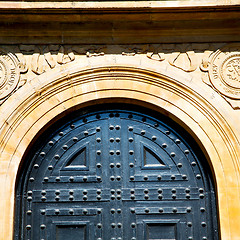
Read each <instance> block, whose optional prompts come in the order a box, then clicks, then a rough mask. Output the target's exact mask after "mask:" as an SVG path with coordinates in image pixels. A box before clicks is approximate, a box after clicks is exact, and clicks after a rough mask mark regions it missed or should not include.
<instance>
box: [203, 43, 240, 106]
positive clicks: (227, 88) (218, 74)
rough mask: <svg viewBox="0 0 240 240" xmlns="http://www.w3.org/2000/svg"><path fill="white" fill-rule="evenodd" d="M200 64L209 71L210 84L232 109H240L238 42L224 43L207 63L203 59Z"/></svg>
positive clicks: (239, 54) (239, 48)
mask: <svg viewBox="0 0 240 240" xmlns="http://www.w3.org/2000/svg"><path fill="white" fill-rule="evenodd" d="M207 65H208V66H207ZM201 66H202V67H203V68H202V70H207V71H208V73H209V80H210V85H211V86H212V87H213V88H214V89H215V90H216V91H217V92H219V93H220V94H221V95H222V97H224V98H225V99H226V100H227V101H228V102H229V103H230V104H231V105H232V107H233V108H234V109H240V44H239V43H233V44H228V45H225V46H224V47H222V48H220V49H218V50H217V51H216V52H214V53H213V54H212V55H210V58H209V64H207V63H206V60H203V63H202V65H201ZM204 82H205V83H208V84H209V82H207V81H206V80H204Z"/></svg>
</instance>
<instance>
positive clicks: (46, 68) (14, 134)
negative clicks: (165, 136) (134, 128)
mask: <svg viewBox="0 0 240 240" xmlns="http://www.w3.org/2000/svg"><path fill="white" fill-rule="evenodd" d="M191 2H192V1H191ZM193 2H194V1H193ZM203 2H204V1H201V4H199V5H197V1H196V2H194V4H193V3H191V4H190V2H188V1H182V2H181V3H180V1H175V3H174V1H172V2H171V1H167V2H164V3H161V2H141V3H132V2H128V3H126V2H125V3H123V2H119V3H118V5H116V3H114V2H113V3H111V4H110V5H107V6H106V3H84V4H83V3H82V4H80V3H76V5H75V6H74V5H73V3H72V4H71V6H68V5H69V4H70V3H64V2H61V4H60V3H59V5H57V4H56V3H55V4H53V3H51V4H52V5H51V4H50V3H39V2H36V3H27V2H22V3H17V2H15V3H12V2H9V3H8V4H6V3H4V4H5V5H4V4H3V3H1V2H0V11H1V13H2V18H3V21H2V22H1V23H0V29H5V30H4V31H1V33H0V39H1V41H0V112H1V115H0V182H1V186H0V198H1V202H0V211H1V215H0V239H4V240H8V239H9V240H10V239H12V238H13V237H12V236H13V229H14V198H15V181H16V176H17V173H18V168H19V166H20V165H21V161H22V159H24V156H25V154H26V153H27V151H29V149H30V147H31V145H32V143H33V142H34V141H35V140H36V138H37V137H38V136H39V135H40V134H41V133H42V132H43V131H44V129H46V128H47V127H48V126H49V125H51V124H52V123H53V122H54V121H56V120H57V119H59V118H61V117H62V116H64V115H66V114H68V113H70V112H73V111H74V110H76V109H79V108H82V107H86V106H90V105H93V104H97V103H108V102H118V103H119V102H121V103H133V104H136V105H142V106H145V107H148V108H151V109H154V110H156V111H159V112H161V113H163V114H165V115H167V116H169V117H170V118H172V119H173V120H174V121H176V122H178V123H179V124H180V125H182V126H183V127H184V128H185V129H186V130H187V131H188V132H189V133H190V134H191V135H192V136H193V137H194V138H195V140H196V142H197V143H198V144H199V146H200V147H201V149H202V151H203V152H204V154H205V156H206V158H207V159H208V161H209V165H210V166H211V169H212V171H213V175H214V178H215V179H214V180H215V186H216V192H217V202H218V215H219V229H220V233H221V239H223V240H228V239H232V240H237V239H240V231H239V221H240V190H239V184H240V181H239V178H240V162H239V159H240V124H239V120H240V112H239V111H240V42H239V39H240V38H239V33H240V27H239V26H240V25H239V24H238V23H239V21H240V18H239V16H240V14H239V7H240V6H239V3H238V2H237V1H227V2H226V1H218V4H216V2H215V3H214V2H212V3H203ZM150 3H151V4H150ZM64 4H65V5H64ZM97 4H98V5H97ZM124 4H125V5H124ZM144 4H145V5H144ZM174 4H175V5H174ZM97 6H98V7H97ZM128 11H129V12H128ZM63 13H65V15H64V16H63ZM230 13H231V14H230ZM44 14H46V15H44ZM44 16H45V18H44ZM66 19H67V20H66ZM65 21H66V22H67V24H63V23H64V22H65ZM71 24H72V25H71ZM44 26H46V28H44ZM76 26H77V27H76ZM21 27H22V29H20V28H21ZM99 27H100V29H99ZM14 30H15V32H16V36H14ZM54 33H55V35H54ZM61 34H62V36H61V38H59V36H60V35H61ZM38 36H39V37H38ZM71 36H72V38H71ZM21 37H22V39H21Z"/></svg>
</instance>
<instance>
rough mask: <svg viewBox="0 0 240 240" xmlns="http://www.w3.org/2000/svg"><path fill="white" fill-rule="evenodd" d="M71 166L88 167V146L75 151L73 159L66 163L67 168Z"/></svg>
mask: <svg viewBox="0 0 240 240" xmlns="http://www.w3.org/2000/svg"><path fill="white" fill-rule="evenodd" d="M69 167H87V148H86V147H84V148H82V149H81V150H80V151H78V152H77V153H75V154H74V155H73V156H72V157H71V159H70V160H69V161H68V162H67V164H66V165H65V168H69Z"/></svg>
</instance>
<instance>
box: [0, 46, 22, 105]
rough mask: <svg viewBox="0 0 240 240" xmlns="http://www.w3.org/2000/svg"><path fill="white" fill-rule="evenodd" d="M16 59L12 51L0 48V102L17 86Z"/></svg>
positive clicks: (18, 75) (17, 70)
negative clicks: (8, 51)
mask: <svg viewBox="0 0 240 240" xmlns="http://www.w3.org/2000/svg"><path fill="white" fill-rule="evenodd" d="M18 64H19V62H18V60H17V58H16V57H15V56H14V55H13V54H12V53H6V52H4V51H3V50H0V103H1V102H2V101H3V100H4V99H6V98H7V97H8V96H9V95H10V94H11V93H12V92H13V91H14V90H15V89H16V88H17V86H18V84H19V79H20V72H19V67H18Z"/></svg>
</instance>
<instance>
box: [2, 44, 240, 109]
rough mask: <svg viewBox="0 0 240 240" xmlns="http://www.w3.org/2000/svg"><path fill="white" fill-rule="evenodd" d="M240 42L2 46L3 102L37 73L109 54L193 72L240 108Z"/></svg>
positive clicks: (189, 72)
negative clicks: (146, 60)
mask: <svg viewBox="0 0 240 240" xmlns="http://www.w3.org/2000/svg"><path fill="white" fill-rule="evenodd" d="M239 49H240V44H227V45H226V44H225V45H224V46H223V44H207V43H206V44H203V43H200V44H196V43H192V44H137V45H91V46H90V45H17V46H16V45H13V46H3V47H2V50H0V104H1V103H2V102H4V101H5V100H6V99H7V98H8V97H9V96H10V95H11V94H13V93H14V92H15V91H16V90H17V89H18V88H20V87H21V86H23V85H24V84H25V83H26V82H27V81H28V80H30V79H32V78H33V77H35V76H36V75H40V74H43V73H45V72H47V71H51V69H53V68H55V67H57V66H58V65H63V64H68V63H70V62H73V61H76V62H78V61H85V60H84V58H91V57H98V56H104V55H107V54H114V55H122V56H128V57H138V58H139V57H140V58H148V59H150V60H152V61H157V62H158V64H159V66H164V65H165V66H166V67H167V66H169V67H172V68H177V69H180V71H183V72H185V73H186V74H191V76H193V77H194V81H198V79H200V80H201V77H200V76H201V74H203V82H204V83H206V84H208V85H209V86H211V87H212V88H213V89H214V90H215V91H216V92H218V93H219V94H220V95H221V96H222V97H223V98H224V99H225V100H227V101H228V102H229V103H230V104H231V106H232V107H233V108H234V109H240V101H239V100H240V52H239V51H240V50H239Z"/></svg>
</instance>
